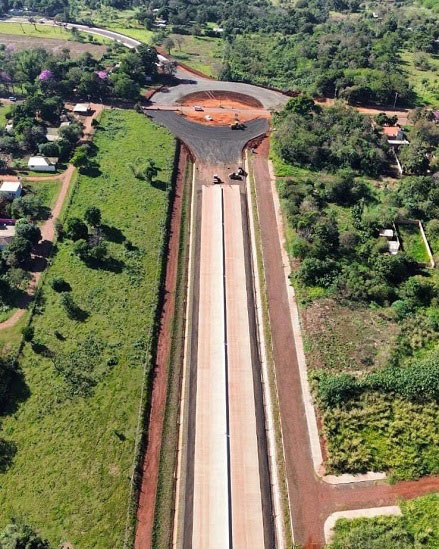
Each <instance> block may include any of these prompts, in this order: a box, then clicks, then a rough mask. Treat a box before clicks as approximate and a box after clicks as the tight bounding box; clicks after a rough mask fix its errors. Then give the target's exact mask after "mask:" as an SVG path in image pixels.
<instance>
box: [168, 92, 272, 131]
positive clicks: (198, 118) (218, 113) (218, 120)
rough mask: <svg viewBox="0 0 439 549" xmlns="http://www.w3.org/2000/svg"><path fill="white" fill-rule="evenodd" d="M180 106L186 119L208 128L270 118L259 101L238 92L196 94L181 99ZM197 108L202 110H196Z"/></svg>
mask: <svg viewBox="0 0 439 549" xmlns="http://www.w3.org/2000/svg"><path fill="white" fill-rule="evenodd" d="M178 105H179V107H180V112H181V114H182V115H183V116H184V117H185V118H187V119H189V120H192V121H193V122H198V123H199V124H206V125H208V126H228V125H230V124H233V123H234V122H241V123H245V122H249V121H250V120H255V119H257V118H269V117H270V113H269V112H268V111H267V110H265V109H264V107H263V105H262V103H261V102H260V101H259V100H258V99H255V98H254V97H251V96H249V95H245V94H243V93H237V92H228V91H210V90H209V91H201V92H194V93H190V94H188V95H185V96H184V97H183V98H181V99H180V100H179V101H178ZM195 107H197V108H198V107H199V109H200V110H195Z"/></svg>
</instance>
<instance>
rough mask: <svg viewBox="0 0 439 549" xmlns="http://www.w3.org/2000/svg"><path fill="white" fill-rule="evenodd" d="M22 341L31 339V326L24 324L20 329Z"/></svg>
mask: <svg viewBox="0 0 439 549" xmlns="http://www.w3.org/2000/svg"><path fill="white" fill-rule="evenodd" d="M21 333H22V334H23V339H24V341H32V340H33V338H34V334H35V330H34V328H33V327H32V326H24V327H23V328H22V329H21Z"/></svg>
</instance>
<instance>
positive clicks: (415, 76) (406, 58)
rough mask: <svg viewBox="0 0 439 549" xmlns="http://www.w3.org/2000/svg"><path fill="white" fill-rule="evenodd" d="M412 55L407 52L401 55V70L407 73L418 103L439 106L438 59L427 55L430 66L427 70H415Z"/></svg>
mask: <svg viewBox="0 0 439 549" xmlns="http://www.w3.org/2000/svg"><path fill="white" fill-rule="evenodd" d="M413 56H414V54H413V53H412V52H409V51H404V52H402V54H401V59H402V62H403V68H404V70H405V71H406V72H407V75H408V77H409V79H410V83H411V84H412V85H413V89H414V91H415V92H416V94H417V96H418V98H419V103H420V104H423V103H426V104H427V105H432V106H434V107H438V106H439V91H438V89H439V87H438V85H439V79H438V72H437V71H438V69H439V58H437V57H436V56H433V55H429V56H428V58H429V63H430V65H431V67H430V69H428V70H419V69H418V68H416V66H415V64H414V61H413Z"/></svg>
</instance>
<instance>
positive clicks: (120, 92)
mask: <svg viewBox="0 0 439 549" xmlns="http://www.w3.org/2000/svg"><path fill="white" fill-rule="evenodd" d="M111 81H112V84H113V92H114V95H115V96H116V97H120V98H121V99H127V100H132V101H135V100H136V99H137V98H138V97H139V93H140V86H139V84H138V83H137V82H135V81H134V80H132V79H131V78H129V77H128V76H126V75H125V74H115V75H112V79H111Z"/></svg>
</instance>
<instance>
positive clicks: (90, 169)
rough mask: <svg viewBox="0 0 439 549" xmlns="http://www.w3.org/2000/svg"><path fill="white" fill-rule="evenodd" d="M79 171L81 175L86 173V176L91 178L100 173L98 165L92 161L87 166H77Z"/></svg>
mask: <svg viewBox="0 0 439 549" xmlns="http://www.w3.org/2000/svg"><path fill="white" fill-rule="evenodd" d="M79 173H81V174H82V175H86V176H87V177H93V178H94V177H99V176H100V175H102V172H101V170H100V169H99V166H98V165H97V164H95V163H93V164H92V165H91V166H87V167H86V168H79Z"/></svg>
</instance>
